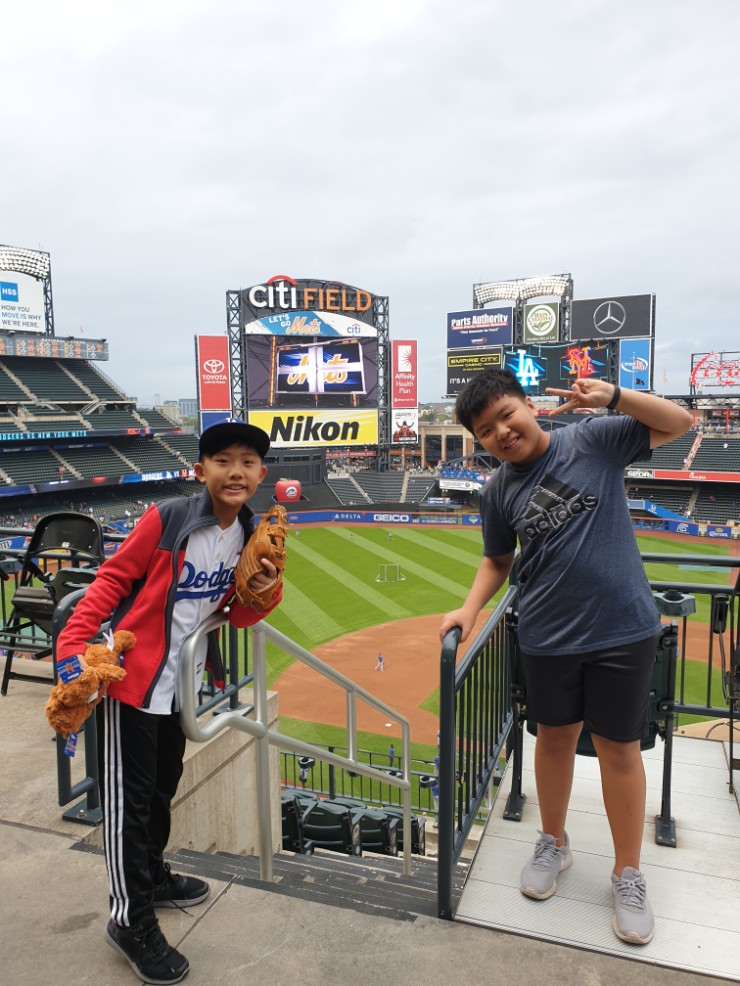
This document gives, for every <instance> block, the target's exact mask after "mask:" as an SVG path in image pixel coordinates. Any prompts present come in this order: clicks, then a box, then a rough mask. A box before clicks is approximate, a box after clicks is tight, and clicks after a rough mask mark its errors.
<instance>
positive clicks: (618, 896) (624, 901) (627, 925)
mask: <svg viewBox="0 0 740 986" xmlns="http://www.w3.org/2000/svg"><path fill="white" fill-rule="evenodd" d="M612 890H613V891H614V917H613V918H612V926H613V927H614V933H615V934H616V936H617V938H621V939H622V941H626V942H630V943H631V944H633V945H647V943H648V942H649V941H651V940H652V937H653V933H654V931H655V918H654V917H653V909H652V907H651V906H650V901H649V900H648V899H647V886H646V884H645V877H644V876H643V875H642V873H640V871H639V870H634V869H632V867H631V866H625V868H624V869H623V870H622V875H621V876H617V875H616V873H612Z"/></svg>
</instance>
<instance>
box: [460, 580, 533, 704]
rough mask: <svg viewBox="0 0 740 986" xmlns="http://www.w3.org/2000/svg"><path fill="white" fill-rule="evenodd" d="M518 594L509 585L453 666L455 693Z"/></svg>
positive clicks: (514, 588)
mask: <svg viewBox="0 0 740 986" xmlns="http://www.w3.org/2000/svg"><path fill="white" fill-rule="evenodd" d="M518 593H519V588H518V587H517V586H515V585H510V586H509V587H508V588H507V590H506V592H505V593H504V595H503V596H502V597H501V599H500V600H499V602H498V603H497V604H496V606H495V608H494V610H493V611H492V613H491V615H490V616H489V617H488V619H487V620H486V622H485V623H484V624H483V626H482V627H481V629H480V632H479V633H478V634H477V635H476V637H475V640H474V641H473V643H472V644H471V645H470V647H469V648H468V650H467V652H466V654H465V657H464V658H463V659H462V661H460V663H459V664H457V665H456V666H455V691H458V690H459V688H460V682H462V681H463V679H464V678H465V676H466V675H467V673H468V671H469V670H470V668H471V666H472V665H473V664H475V662H476V661H477V660H478V657H479V656H480V653H481V651H482V650H483V648H484V647H485V645H486V643H487V642H488V638H489V637H490V636H491V630H493V628H494V627H495V626H496V624H497V623H498V622H499V621H500V620H501V618H502V617H503V616H504V614H505V613H506V610H507V609H508V608H509V606H511V604H512V602H513V601H514V599H515V598H516V596H517V594H518ZM447 636H449V634H447ZM447 636H445V643H446V641H447ZM457 640H458V642H459V640H460V638H459V636H458V638H457ZM444 646H445V644H444V643H443V645H442V653H443V654H444ZM456 658H457V643H456V644H455V659H456Z"/></svg>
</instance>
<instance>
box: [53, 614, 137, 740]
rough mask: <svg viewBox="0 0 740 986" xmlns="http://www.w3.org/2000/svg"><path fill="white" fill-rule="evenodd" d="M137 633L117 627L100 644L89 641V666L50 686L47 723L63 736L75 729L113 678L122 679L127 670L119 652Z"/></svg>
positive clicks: (129, 643) (123, 650)
mask: <svg viewBox="0 0 740 986" xmlns="http://www.w3.org/2000/svg"><path fill="white" fill-rule="evenodd" d="M135 644H136V637H135V636H134V634H133V633H131V631H130V630H116V632H115V633H114V634H110V633H109V634H108V635H107V636H106V642H105V643H102V644H88V645H87V650H86V651H85V653H84V654H83V657H84V659H85V662H86V663H87V664H88V667H87V668H85V670H84V671H82V673H81V674H79V675H78V676H77V677H75V678H72V680H68V681H66V682H65V681H64V680H63V678H62V671H61V668H58V670H59V672H60V680H59V681H58V682H57V683H56V685H54V687H53V688H52V690H51V695H49V699H48V701H47V703H46V718H47V719H48V720H49V725H50V726H51V728H52V729H54V730H55V731H56V732H57V733H61V734H62V736H64V738H65V739H68V738H69V736H70V734H72V733H75V734H76V733H77V732H78V731H79V730H80V729H81V727H82V724H83V723H84V721H85V720H86V719H87V717H88V716H89V715H90V713H91V712H92V710H93V709H94V708H95V706H96V705H97V704H98V702H100V701H101V700H102V698H103V696H104V695H105V693H106V691H107V690H108V685H109V684H110V683H111V682H112V681H122V680H123V679H124V678H125V677H126V671H125V670H124V668H122V667H121V665H120V661H119V658H120V655H121V654H122V653H124V652H125V651H128V650H131V648H132V647H133V646H134V645H135Z"/></svg>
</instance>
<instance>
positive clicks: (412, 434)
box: [391, 408, 419, 445]
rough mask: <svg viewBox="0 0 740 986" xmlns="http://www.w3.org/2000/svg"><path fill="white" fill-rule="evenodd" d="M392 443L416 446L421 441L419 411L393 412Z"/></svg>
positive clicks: (415, 409)
mask: <svg viewBox="0 0 740 986" xmlns="http://www.w3.org/2000/svg"><path fill="white" fill-rule="evenodd" d="M391 441H392V442H393V444H394V445H416V444H417V442H418V441H419V411H418V408H414V409H413V410H405V411H404V410H400V411H399V410H397V409H396V408H393V410H392V411H391Z"/></svg>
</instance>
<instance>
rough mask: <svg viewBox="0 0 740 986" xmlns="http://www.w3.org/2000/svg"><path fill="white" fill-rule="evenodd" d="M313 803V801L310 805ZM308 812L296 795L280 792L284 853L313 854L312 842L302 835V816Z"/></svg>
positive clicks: (304, 804)
mask: <svg viewBox="0 0 740 986" xmlns="http://www.w3.org/2000/svg"><path fill="white" fill-rule="evenodd" d="M314 803H315V801H314V802H311V803H310V804H314ZM308 810H309V809H308V808H307V807H306V802H305V801H301V800H300V799H299V798H298V797H296V795H294V794H290V793H289V792H287V791H282V792H281V794H280V811H281V815H282V824H283V843H282V847H283V850H284V851H285V852H296V853H301V854H302V855H304V856H310V855H311V854H312V853H313V850H314V845H313V842H311V840H310V839H306V838H305V837H304V834H303V816H304V815H305V814H306V812H307V811H308Z"/></svg>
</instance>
